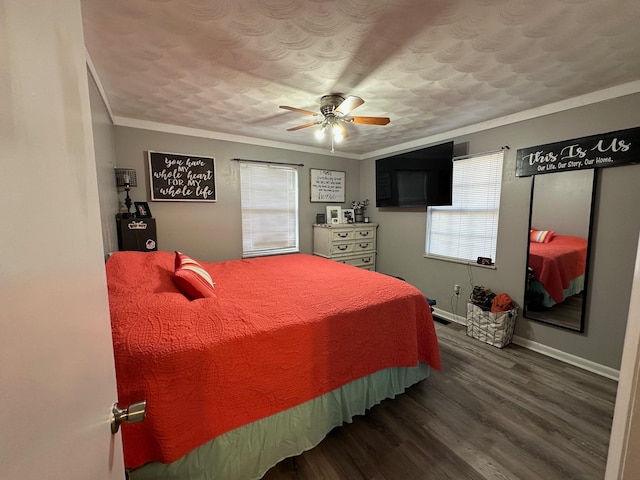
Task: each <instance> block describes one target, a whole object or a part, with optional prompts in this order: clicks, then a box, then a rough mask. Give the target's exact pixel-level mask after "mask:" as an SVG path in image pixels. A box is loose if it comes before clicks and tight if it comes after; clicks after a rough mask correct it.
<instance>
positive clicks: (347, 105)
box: [335, 95, 364, 115]
mask: <svg viewBox="0 0 640 480" xmlns="http://www.w3.org/2000/svg"><path fill="white" fill-rule="evenodd" d="M363 103H364V100H363V99H361V98H360V97H355V96H353V95H349V96H348V97H347V98H345V99H344V100H343V101H342V103H341V104H340V105H338V108H336V110H335V111H336V112H337V113H341V114H343V115H348V114H349V112H351V111H353V110H355V109H356V108H358V107H359V106H360V105H362V104H363Z"/></svg>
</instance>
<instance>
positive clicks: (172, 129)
mask: <svg viewBox="0 0 640 480" xmlns="http://www.w3.org/2000/svg"><path fill="white" fill-rule="evenodd" d="M113 119H114V123H115V125H117V126H119V127H131V128H142V129H145V130H153V131H156V132H164V133H174V134H177V135H190V136H193V137H200V138H210V139H213V140H224V141H226V142H235V143H242V144H247V145H256V146H259V147H272V148H280V149H283V150H294V151H296V152H307V153H315V154H318V155H324V156H330V157H335V156H336V155H339V156H340V157H341V158H352V159H354V160H360V159H361V157H360V155H355V154H351V153H341V152H337V151H336V153H335V154H333V153H331V152H330V151H327V149H326V148H320V147H307V146H304V145H294V144H291V143H285V142H277V141H274V140H266V139H264V138H254V137H246V136H244V135H235V134H231V133H221V132H213V131H209V130H202V129H200V128H191V127H181V126H179V125H169V124H167V123H160V122H151V121H148V120H137V119H135V118H128V117H121V116H117V115H116V116H115V117H114V118H113Z"/></svg>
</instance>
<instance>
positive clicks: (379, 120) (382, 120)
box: [346, 117, 391, 125]
mask: <svg viewBox="0 0 640 480" xmlns="http://www.w3.org/2000/svg"><path fill="white" fill-rule="evenodd" d="M346 120H347V121H348V122H353V123H360V124H362V125H386V124H387V123H389V122H390V121H391V119H390V118H389V117H348V118H347V119H346Z"/></svg>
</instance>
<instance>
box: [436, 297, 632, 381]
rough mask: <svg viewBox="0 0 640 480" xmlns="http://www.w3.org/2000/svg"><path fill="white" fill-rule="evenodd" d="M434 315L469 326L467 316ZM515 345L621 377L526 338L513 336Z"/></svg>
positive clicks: (612, 370)
mask: <svg viewBox="0 0 640 480" xmlns="http://www.w3.org/2000/svg"><path fill="white" fill-rule="evenodd" d="M433 315H434V316H436V317H440V318H442V319H444V320H449V321H450V322H454V323H459V324H461V325H466V324H467V317H466V316H464V317H462V316H460V315H454V314H453V313H449V312H447V311H444V310H440V309H439V308H434V309H433ZM513 343H515V344H516V345H519V346H520V347H524V348H526V349H527V350H532V351H534V352H538V353H541V354H542V355H545V356H547V357H551V358H555V359H556V360H560V361H561V362H564V363H568V364H569V365H573V366H574V367H578V368H582V369H583V370H587V371H589V372H592V373H595V374H597V375H601V376H603V377H606V378H610V379H611V380H616V381H617V380H618V378H619V377H620V372H619V371H618V370H615V369H613V368H611V367H607V366H605V365H600V364H599V363H596V362H592V361H591V360H587V359H585V358H582V357H578V356H576V355H572V354H570V353H567V352H563V351H562V350H558V349H556V348H552V347H549V346H547V345H543V344H541V343H538V342H534V341H532V340H528V339H526V338H522V337H518V336H517V335H514V336H513Z"/></svg>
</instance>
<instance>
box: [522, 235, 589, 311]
mask: <svg viewBox="0 0 640 480" xmlns="http://www.w3.org/2000/svg"><path fill="white" fill-rule="evenodd" d="M586 265H587V240H585V239H584V238H580V237H574V236H570V235H554V236H553V238H551V239H550V240H549V241H548V242H534V241H531V242H530V243H529V269H530V272H531V274H532V276H533V278H531V279H530V281H529V285H528V294H529V295H528V296H529V300H532V299H537V300H535V304H536V305H538V306H542V307H547V308H548V307H552V306H554V305H556V304H558V303H562V302H564V301H565V299H567V298H568V297H570V296H572V295H576V294H578V293H580V292H582V291H583V289H584V275H585V270H586ZM534 306H535V305H534Z"/></svg>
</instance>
